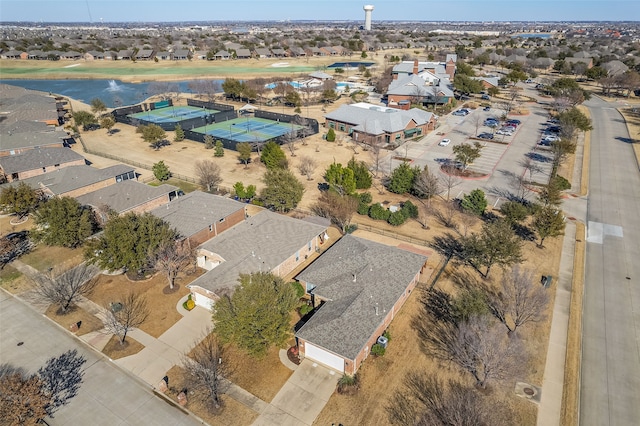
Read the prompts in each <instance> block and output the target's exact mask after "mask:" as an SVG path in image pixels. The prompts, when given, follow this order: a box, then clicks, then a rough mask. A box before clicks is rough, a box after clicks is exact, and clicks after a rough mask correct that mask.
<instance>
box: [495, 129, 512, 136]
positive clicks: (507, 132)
mask: <svg viewBox="0 0 640 426" xmlns="http://www.w3.org/2000/svg"><path fill="white" fill-rule="evenodd" d="M496 135H505V136H512V135H513V130H510V129H500V130H498V131H497V132H496Z"/></svg>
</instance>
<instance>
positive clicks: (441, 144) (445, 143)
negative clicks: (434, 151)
mask: <svg viewBox="0 0 640 426" xmlns="http://www.w3.org/2000/svg"><path fill="white" fill-rule="evenodd" d="M450 143H451V139H442V140H441V141H440V143H438V145H439V146H447V145H449V144H450Z"/></svg>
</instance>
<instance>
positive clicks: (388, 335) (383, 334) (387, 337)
mask: <svg viewBox="0 0 640 426" xmlns="http://www.w3.org/2000/svg"><path fill="white" fill-rule="evenodd" d="M382 336H383V337H385V338H386V339H387V342H390V341H391V333H389V330H387V331H385V332H384V333H382Z"/></svg>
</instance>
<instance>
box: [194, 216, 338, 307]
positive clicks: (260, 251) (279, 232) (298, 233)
mask: <svg viewBox="0 0 640 426" xmlns="http://www.w3.org/2000/svg"><path fill="white" fill-rule="evenodd" d="M328 227H329V223H328V222H327V223H326V224H325V225H319V224H317V223H312V222H310V221H305V220H299V219H293V218H290V217H287V216H283V215H280V214H277V213H273V212H270V211H268V210H263V211H261V212H260V213H258V214H256V215H255V216H251V217H249V218H247V219H246V220H245V221H243V222H241V223H239V224H237V225H236V226H234V227H232V228H230V229H228V230H227V231H225V232H223V233H222V234H220V235H218V236H217V237H214V238H212V239H210V240H209V241H207V242H206V243H204V244H202V245H201V246H200V247H199V249H198V260H197V261H198V266H199V267H201V268H204V269H206V270H207V271H208V272H206V273H205V274H204V275H202V276H200V277H198V278H197V279H195V280H194V281H193V282H192V283H191V284H189V285H188V286H187V287H188V288H189V289H190V290H191V294H192V295H193V296H192V297H193V300H194V302H195V303H196V305H198V306H202V307H205V308H207V309H210V308H211V307H212V306H213V304H214V303H215V302H216V300H218V299H219V297H220V295H221V294H225V293H226V294H228V293H230V292H233V290H234V289H235V287H236V286H237V285H238V278H239V276H240V274H250V273H253V272H272V273H273V274H275V275H278V276H281V277H284V276H285V275H287V274H288V273H290V272H291V271H293V270H294V269H295V268H296V267H297V266H299V265H300V264H302V263H303V262H305V260H306V259H307V257H308V256H309V255H310V254H312V253H314V252H315V251H316V250H318V249H319V248H320V247H321V245H322V244H323V243H324V241H326V239H327V238H328V236H327V235H326V230H327V228H328Z"/></svg>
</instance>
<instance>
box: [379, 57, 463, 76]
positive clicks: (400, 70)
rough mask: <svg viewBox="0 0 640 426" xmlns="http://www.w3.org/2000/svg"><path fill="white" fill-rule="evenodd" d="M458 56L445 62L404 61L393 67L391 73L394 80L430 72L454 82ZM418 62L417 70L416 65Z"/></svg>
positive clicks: (448, 58) (447, 58)
mask: <svg viewBox="0 0 640 426" xmlns="http://www.w3.org/2000/svg"><path fill="white" fill-rule="evenodd" d="M457 60H458V55H453V54H450V55H447V56H446V59H445V61H444V62H432V61H429V62H420V61H403V62H400V63H399V64H397V65H395V66H394V67H393V70H392V71H391V74H392V77H393V79H394V80H397V79H399V78H400V77H403V76H407V75H409V74H418V73H420V72H422V71H429V72H430V73H432V74H434V75H436V76H439V75H444V76H446V78H448V79H449V81H453V78H454V77H455V75H456V61H457ZM416 62H417V65H418V66H417V70H416V66H415V65H416V64H415V63H416Z"/></svg>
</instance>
